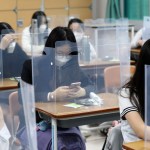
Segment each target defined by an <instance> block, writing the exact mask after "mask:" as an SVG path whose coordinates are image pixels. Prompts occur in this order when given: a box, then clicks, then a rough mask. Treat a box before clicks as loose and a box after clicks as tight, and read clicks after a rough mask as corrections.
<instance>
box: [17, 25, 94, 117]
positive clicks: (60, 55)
mask: <svg viewBox="0 0 150 150" xmlns="http://www.w3.org/2000/svg"><path fill="white" fill-rule="evenodd" d="M35 66H36V68H33V74H34V77H33V78H32V67H31V60H28V61H26V62H25V63H24V67H23V71H22V75H21V78H22V80H23V81H24V82H26V83H29V84H32V83H33V81H32V79H34V83H35V85H34V90H35V100H36V101H38V100H41V101H45V102H47V101H66V100H74V99H76V100H78V98H81V97H87V96H89V93H90V92H94V88H95V87H94V85H93V84H92V82H91V81H90V79H89V78H88V77H87V76H86V75H85V74H84V72H82V70H81V68H80V66H79V63H78V49H77V45H76V39H75V36H74V34H73V32H72V31H71V30H70V29H69V28H67V27H56V28H54V29H53V30H52V32H51V33H50V35H49V37H48V39H47V41H46V44H45V50H44V52H43V56H40V57H37V58H35V60H34V59H33V67H35ZM74 82H81V85H78V86H76V87H70V85H71V83H74ZM19 114H20V113H19Z"/></svg>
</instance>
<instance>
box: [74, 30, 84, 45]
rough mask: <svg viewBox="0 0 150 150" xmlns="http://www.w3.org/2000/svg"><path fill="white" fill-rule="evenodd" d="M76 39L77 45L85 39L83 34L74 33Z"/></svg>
mask: <svg viewBox="0 0 150 150" xmlns="http://www.w3.org/2000/svg"><path fill="white" fill-rule="evenodd" d="M74 35H75V38H76V41H77V43H78V42H80V41H81V40H82V39H83V33H82V32H81V33H80V32H74Z"/></svg>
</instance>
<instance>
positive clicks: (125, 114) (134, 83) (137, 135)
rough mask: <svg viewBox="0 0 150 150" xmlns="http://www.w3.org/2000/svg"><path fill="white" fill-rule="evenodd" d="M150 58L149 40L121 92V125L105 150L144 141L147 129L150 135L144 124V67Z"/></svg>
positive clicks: (109, 136) (109, 134) (109, 135)
mask: <svg viewBox="0 0 150 150" xmlns="http://www.w3.org/2000/svg"><path fill="white" fill-rule="evenodd" d="M149 58H150V40H147V41H146V42H145V43H144V45H143V47H142V50H141V53H140V55H139V60H138V62H137V65H136V71H135V73H134V75H133V77H132V78H131V80H130V81H129V82H128V83H126V84H125V85H124V86H123V87H122V89H121V91H120V92H119V107H120V117H121V124H119V125H117V126H116V127H114V128H112V131H111V130H110V131H109V133H108V137H107V141H106V144H105V148H104V150H108V149H109V150H120V149H121V145H122V143H123V142H124V143H128V142H135V141H138V140H141V139H144V136H145V129H146V132H147V134H148V135H149V134H150V127H149V126H147V127H146V126H145V123H144V116H145V115H144V113H145V93H144V92H145V89H144V88H145V84H144V78H145V71H144V67H145V65H150V59H149ZM122 138H123V139H122ZM116 139H118V140H116ZM114 143H115V144H114ZM116 146H117V147H116Z"/></svg>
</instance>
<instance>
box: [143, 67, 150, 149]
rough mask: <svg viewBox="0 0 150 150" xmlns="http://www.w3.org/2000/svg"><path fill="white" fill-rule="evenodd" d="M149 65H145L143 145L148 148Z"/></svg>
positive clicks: (149, 135)
mask: <svg viewBox="0 0 150 150" xmlns="http://www.w3.org/2000/svg"><path fill="white" fill-rule="evenodd" d="M149 78H150V65H145V118H144V119H145V138H144V141H145V147H147V148H149V146H150V143H149V140H150V132H149V126H150V114H149V108H150V102H149V98H150V92H149V89H150V81H149Z"/></svg>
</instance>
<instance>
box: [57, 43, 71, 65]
mask: <svg viewBox="0 0 150 150" xmlns="http://www.w3.org/2000/svg"><path fill="white" fill-rule="evenodd" d="M69 54H70V47H69V45H62V46H60V47H57V48H56V55H55V62H56V65H57V66H59V67H61V66H63V65H65V64H66V63H67V62H68V61H69V60H70V59H71V56H70V55H69Z"/></svg>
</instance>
